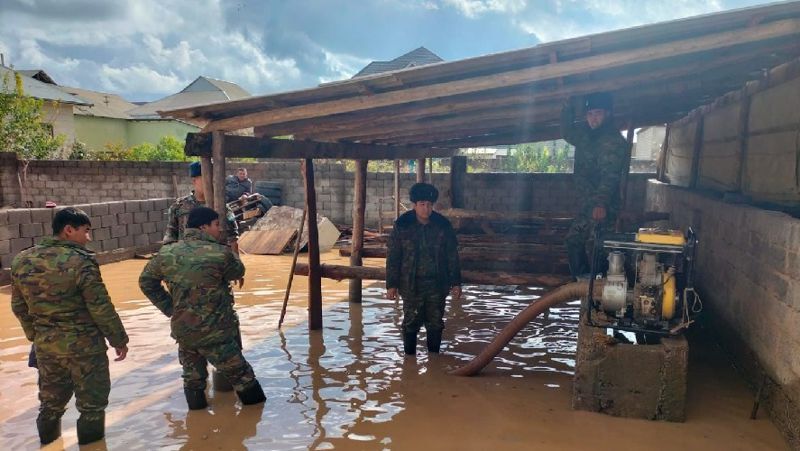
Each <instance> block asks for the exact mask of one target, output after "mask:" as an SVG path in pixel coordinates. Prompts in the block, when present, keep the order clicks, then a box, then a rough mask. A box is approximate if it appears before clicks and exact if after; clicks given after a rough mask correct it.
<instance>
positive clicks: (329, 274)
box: [294, 263, 570, 288]
mask: <svg viewBox="0 0 800 451" xmlns="http://www.w3.org/2000/svg"><path fill="white" fill-rule="evenodd" d="M321 270H322V276H323V277H325V278H327V279H335V280H342V279H352V278H354V277H357V278H359V279H365V280H386V268H375V267H369V266H357V267H351V266H343V265H329V264H327V263H326V264H323V265H321ZM294 273H295V274H297V275H300V276H307V275H308V273H309V267H308V265H306V264H303V263H298V264H297V267H296V268H295V271H294ZM461 280H462V282H463V283H465V284H477V285H527V286H535V287H545V288H551V287H557V286H560V285H563V284H565V283H567V282H569V280H570V277H569V276H560V275H554V274H526V273H505V272H494V271H461Z"/></svg>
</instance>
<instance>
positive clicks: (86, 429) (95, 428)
mask: <svg viewBox="0 0 800 451" xmlns="http://www.w3.org/2000/svg"><path fill="white" fill-rule="evenodd" d="M93 417H94V418H92V419H88V420H87V419H86V418H85V417H84V416H83V415H81V416H80V417H78V444H79V445H85V444H87V443H92V442H96V441H98V440H102V439H103V437H105V435H106V414H105V413H102V414H100V417H99V418H97V417H96V416H95V415H93Z"/></svg>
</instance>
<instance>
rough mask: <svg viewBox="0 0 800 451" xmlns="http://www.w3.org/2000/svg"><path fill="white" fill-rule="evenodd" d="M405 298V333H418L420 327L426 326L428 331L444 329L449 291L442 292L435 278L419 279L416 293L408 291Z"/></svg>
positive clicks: (403, 296)
mask: <svg viewBox="0 0 800 451" xmlns="http://www.w3.org/2000/svg"><path fill="white" fill-rule="evenodd" d="M402 298H403V324H402V326H401V329H402V332H403V333H404V334H411V333H414V334H416V333H417V332H419V329H420V327H422V326H423V325H424V326H425V330H426V331H428V332H433V331H441V330H443V329H444V310H445V305H446V299H447V293H444V294H442V290H441V288H440V287H439V286H438V284H437V283H436V281H435V280H425V281H421V280H417V289H416V290H415V292H414V293H406V294H404V295H402Z"/></svg>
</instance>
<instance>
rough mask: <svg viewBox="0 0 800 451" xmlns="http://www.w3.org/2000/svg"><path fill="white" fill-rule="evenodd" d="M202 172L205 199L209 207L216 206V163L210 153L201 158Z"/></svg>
mask: <svg viewBox="0 0 800 451" xmlns="http://www.w3.org/2000/svg"><path fill="white" fill-rule="evenodd" d="M200 174H201V175H202V177H203V199H204V201H205V203H206V206H207V207H208V208H214V164H213V163H212V162H211V154H210V153H209V154H208V155H207V156H203V157H201V158H200Z"/></svg>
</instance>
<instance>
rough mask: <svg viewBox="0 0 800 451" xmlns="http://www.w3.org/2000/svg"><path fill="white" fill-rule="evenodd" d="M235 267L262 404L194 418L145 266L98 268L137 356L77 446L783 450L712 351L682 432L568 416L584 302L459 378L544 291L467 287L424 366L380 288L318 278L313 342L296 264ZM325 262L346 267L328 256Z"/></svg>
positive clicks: (13, 366)
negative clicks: (360, 288)
mask: <svg viewBox="0 0 800 451" xmlns="http://www.w3.org/2000/svg"><path fill="white" fill-rule="evenodd" d="M243 259H244V261H245V264H246V265H247V278H246V283H245V286H244V288H243V289H237V291H236V302H237V310H238V312H239V317H240V319H241V323H242V335H243V344H244V354H245V356H246V357H247V359H248V360H249V361H250V363H251V364H252V365H253V367H254V368H255V372H256V375H257V376H258V379H259V381H260V382H261V385H262V386H263V387H264V392H265V393H266V395H267V402H266V403H265V404H264V405H263V406H248V407H242V406H241V405H240V404H239V403H238V402H237V400H236V396H235V394H233V393H214V392H213V390H210V392H209V404H210V407H209V408H208V409H207V410H200V411H193V412H188V411H187V408H186V403H185V400H184V398H183V390H182V384H181V379H180V365H179V364H178V358H177V346H176V344H175V343H174V341H173V340H172V339H171V338H170V337H169V322H168V319H167V318H166V317H164V316H163V315H162V314H161V313H160V312H159V311H158V310H156V308H155V307H153V306H152V305H151V304H150V303H149V301H147V300H146V299H145V297H144V295H142V293H141V292H140V291H139V289H138V286H137V283H136V282H137V278H138V276H139V273H140V271H141V269H142V268H143V267H144V264H145V263H146V262H145V261H143V260H129V261H124V262H120V263H115V264H110V265H106V266H103V267H102V273H103V278H104V279H105V281H106V284H107V285H108V287H109V291H110V293H111V297H112V299H113V301H114V304H115V305H116V307H117V311H118V312H119V313H120V316H121V317H122V321H123V323H124V324H125V327H126V329H127V331H128V334H129V335H130V340H131V341H130V344H129V347H130V352H129V354H128V358H127V359H126V360H125V361H123V362H113V361H112V362H111V379H112V388H111V397H110V403H109V406H108V409H107V411H106V412H107V413H106V415H107V417H106V439H105V442H100V443H99V444H95V445H92V446H86V447H82V448H81V449H105V448H108V449H112V450H117V449H118V450H149V449H176V450H177V449H181V450H183V449H187V450H189V449H202V450H205V449H208V450H240V449H253V450H288V449H298V450H302V449H315V450H326V449H346V450H351V449H352V450H362V449H363V450H381V449H395V450H451V449H452V450H491V451H497V450H523V449H554V450H555V449H558V450H640V449H663V450H674V449H681V450H695V449H696V450H717V449H719V450H769V449H787V445H786V444H785V442H784V441H783V439H782V438H781V436H780V434H779V433H778V431H777V430H776V429H775V427H774V426H773V425H772V424H771V423H770V422H769V420H768V419H766V418H765V415H764V413H763V412H761V414H760V415H759V418H758V419H757V420H750V419H748V417H749V415H750V409H751V407H752V404H753V395H752V394H751V393H750V392H749V391H748V390H747V388H746V387H745V385H744V383H743V382H742V381H741V380H740V379H739V378H738V376H737V375H736V374H735V372H734V371H733V370H732V369H731V368H730V366H729V365H727V364H726V362H725V361H724V360H723V359H722V358H721V357H719V356H718V353H717V352H715V351H714V350H713V349H712V348H708V349H706V348H705V347H699V346H695V347H693V348H692V352H691V354H692V361H691V365H690V375H689V394H688V403H687V404H688V407H687V420H686V422H685V423H664V422H652V421H645V420H632V419H623V418H614V417H609V416H606V415H602V414H597V413H589V412H577V411H573V410H572V409H571V408H570V399H571V390H572V372H573V367H574V354H575V346H576V338H577V321H578V305H577V302H573V303H571V304H567V305H564V306H562V307H561V308H556V309H553V310H552V311H551V312H550V315H549V317H548V318H540V319H538V320H537V321H535V322H534V323H532V324H530V325H528V327H527V328H526V329H525V330H524V331H523V332H522V333H521V334H520V335H519V336H518V337H517V338H516V339H515V340H514V341H513V342H512V343H511V344H510V345H509V347H508V348H507V349H506V350H505V351H503V352H502V353H501V355H500V358H498V359H495V361H494V362H493V363H492V365H490V366H489V367H487V368H486V369H485V370H484V371H483V372H482V373H481V375H480V376H479V377H474V378H458V377H454V376H449V375H447V371H448V370H450V369H453V368H456V367H458V366H460V365H461V364H463V363H465V362H466V361H467V360H469V359H470V358H471V357H472V356H473V355H475V354H477V353H478V351H479V350H480V349H481V348H482V346H483V345H484V344H485V343H487V342H488V341H490V340H491V339H492V338H493V337H494V335H495V334H496V332H497V331H498V330H500V329H501V328H502V327H503V325H504V324H506V323H507V322H508V321H509V320H511V318H513V316H514V315H516V314H517V313H518V312H519V311H521V310H522V309H523V308H524V307H525V306H526V305H528V304H529V303H530V302H531V301H532V300H535V299H536V298H537V296H538V295H540V294H541V293H542V292H541V291H539V290H536V289H532V288H518V289H516V290H512V291H509V290H503V289H499V288H498V289H491V287H481V288H480V289H478V287H466V288H465V298H464V299H463V300H462V301H461V302H457V303H449V306H448V311H447V318H446V324H447V327H446V329H445V333H444V342H443V348H442V350H443V354H442V355H439V356H435V357H430V358H429V357H428V356H427V354H425V353H424V352H423V347H424V338H422V336H424V335H422V336H421V338H422V339H421V340H420V343H419V348H418V354H417V358H416V359H411V358H404V356H403V355H402V342H401V340H400V338H399V332H398V326H399V324H400V320H401V310H400V308H399V304H397V303H396V302H395V301H389V300H386V299H383V297H382V296H383V293H384V290H383V284H382V283H380V284H374V285H365V288H364V302H363V304H362V305H356V304H349V303H348V302H347V299H346V297H347V287H348V285H347V282H335V281H330V280H325V281H323V294H324V309H325V310H324V314H323V315H324V316H323V318H324V330H322V331H316V332H312V333H310V334H309V332H308V327H307V323H306V315H307V313H306V303H307V294H306V293H307V290H306V278H305V277H297V278H296V279H295V287H294V289H293V291H292V296H291V298H290V302H289V309H288V314H287V319H286V322H285V323H284V326H283V328H282V330H278V329H277V323H278V317H279V315H280V310H281V304H282V301H283V293H284V290H285V287H286V280H287V272H288V267H289V265H290V262H291V257H287V256H280V257H262V256H244V257H243ZM323 260H326V261H336V260H341V261H343V259H339V258H338V257H335V256H333V254H331V253H329V254H326V255H323ZM370 263H374V262H370ZM0 299H2V303H3V305H5V306H6V307H5V308H4V309H3V310H2V311H0V449H3V450H11V449H14V450H16V449H37V448H39V443H38V437H37V435H36V427H35V424H34V421H35V418H36V413H37V408H38V401H37V398H36V393H37V388H36V371H35V370H33V369H31V368H28V367H27V365H26V363H27V355H28V350H29V346H30V345H29V343H28V342H27V341H26V340H25V338H24V335H23V333H22V329H21V328H20V326H19V323H17V321H16V319H15V318H14V316H13V314H12V313H11V309H10V307H9V302H10V289H9V287H7V286H6V287H3V288H2V289H0ZM636 376H637V375H635V374H632V375H631V377H636ZM76 419H77V412H76V410H75V407H74V400H73V401H71V402H70V404H69V408H68V410H67V413H66V415H65V416H64V420H63V436H62V438H61V439H59V440H57V441H56V442H54V443H53V444H51V445H49V446H48V447H46V449H77V448H78V445H77V437H76V432H75V420H76Z"/></svg>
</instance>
